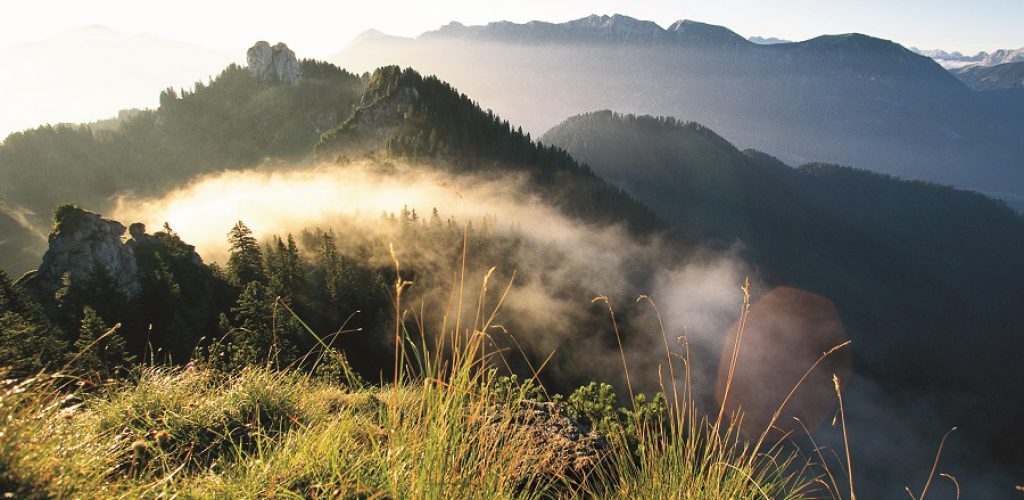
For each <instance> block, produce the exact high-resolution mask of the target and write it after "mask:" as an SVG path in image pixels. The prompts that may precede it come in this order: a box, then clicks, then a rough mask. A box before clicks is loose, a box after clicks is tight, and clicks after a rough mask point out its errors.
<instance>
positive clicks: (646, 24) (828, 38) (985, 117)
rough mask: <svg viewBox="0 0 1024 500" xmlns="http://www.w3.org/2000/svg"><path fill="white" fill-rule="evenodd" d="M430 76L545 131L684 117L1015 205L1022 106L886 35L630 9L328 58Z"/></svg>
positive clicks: (456, 33) (759, 144) (797, 153)
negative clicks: (612, 120)
mask: <svg viewBox="0 0 1024 500" xmlns="http://www.w3.org/2000/svg"><path fill="white" fill-rule="evenodd" d="M332 60H333V61H334V62H336V63H337V64H339V65H341V66H343V67H348V68H352V69H356V70H362V69H364V68H366V69H372V68H374V67H377V66H379V65H381V64H396V63H397V64H399V65H401V66H412V67H416V68H417V69H419V70H420V71H423V72H425V73H432V74H436V75H438V76H439V77H441V78H442V79H444V80H445V81H448V82H451V83H452V84H453V85H454V86H456V87H457V88H459V89H460V90H463V91H465V92H467V93H468V94H470V95H473V96H474V98H476V99H479V100H480V102H481V104H482V106H484V107H487V108H491V109H494V110H495V111H496V112H498V113H500V114H501V115H502V116H504V117H508V118H509V120H510V121H513V122H515V123H519V124H522V125H523V127H524V128H525V129H527V130H528V131H530V132H533V133H542V132H543V131H545V130H547V129H548V128H550V127H552V126H554V125H555V124H557V123H558V122H559V121H560V120H562V119H564V117H565V116H572V115H575V114H579V113H584V112H588V111H591V110H594V109H604V108H612V109H618V110H621V111H623V112H630V113H637V114H654V115H665V114H668V115H680V116H687V117H690V118H692V119H693V120H695V121H697V122H700V123H705V124H707V125H709V126H711V127H713V128H714V129H715V130H718V131H720V132H721V133H723V134H725V135H727V136H728V137H731V138H732V139H733V140H734V141H735V142H736V143H737V144H740V145H741V146H742V147H744V148H748V147H749V148H755V149H758V150H762V151H767V152H769V153H771V154H773V155H776V156H778V157H779V158H781V159H783V160H784V161H787V162H789V163H794V164H801V163H807V162H812V161H822V162H829V163H837V164H846V165H855V166H858V167H862V168H867V169H870V170H873V171H877V172H883V173H887V174H891V175H897V176H900V177H905V178H912V179H923V180H929V181H933V182H940V183H944V184H952V185H956V186H958V187H963V188H967V189H973V190H978V191H981V192H985V193H990V194H993V195H999V196H1001V197H1004V199H1007V200H1010V202H1011V203H1014V205H1015V206H1016V207H1018V208H1024V172H1022V171H1021V170H1020V168H1019V165H1020V164H1019V158H1020V157H1022V156H1024V139H1022V138H1024V118H1022V117H1021V114H1020V113H1015V112H1014V111H1013V106H1012V105H1011V103H1012V102H1015V101H1014V100H1013V99H1014V98H1013V97H1012V96H1011V97H1010V98H1009V99H1010V100H1009V101H1007V100H1004V99H1002V98H1000V97H998V96H993V95H980V93H978V92H974V91H972V90H971V89H970V88H968V87H967V86H966V85H964V83H963V82H961V81H960V80H958V79H957V78H956V77H955V76H953V75H952V74H950V73H949V72H948V71H946V70H945V69H944V68H942V67H941V66H940V65H939V64H937V63H936V62H935V61H934V60H932V59H930V58H928V57H925V56H922V55H919V54H916V53H914V52H913V51H911V50H909V49H907V48H905V47H903V46H901V45H899V44H897V43H894V42H892V41H889V40H882V39H879V38H875V37H871V36H867V35H863V34H859V33H849V34H840V35H823V36H819V37H815V38H812V39H810V40H806V41H801V42H792V43H778V44H771V45H761V44H755V43H753V42H750V41H748V40H746V39H744V38H743V37H741V36H740V35H738V34H736V33H735V32H733V31H732V30H729V29H728V28H725V27H721V26H713V25H709V24H704V23H698V22H694V21H679V22H676V23H673V24H672V25H671V26H669V27H668V28H662V27H660V26H659V25H657V24H656V23H653V22H650V21H642V20H638V19H633V18H630V17H627V16H622V15H614V16H589V17H585V18H582V19H577V20H574V21H569V22H565V23H548V22H541V21H533V22H529V23H522V24H517V23H511V22H504V21H502V22H495V23H490V24H486V25H481V26H465V25H462V24H458V23H453V24H449V25H447V26H444V27H442V28H441V29H438V30H435V31H431V32H427V33H424V34H423V35H421V36H420V37H418V38H401V37H390V36H386V35H382V34H380V33H367V34H364V35H363V36H360V37H359V38H357V39H356V40H354V41H353V42H352V44H350V45H349V46H348V47H347V48H346V49H345V50H343V51H342V52H340V53H339V54H337V55H336V56H335V57H334V58H333V59H332Z"/></svg>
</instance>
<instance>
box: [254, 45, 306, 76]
mask: <svg viewBox="0 0 1024 500" xmlns="http://www.w3.org/2000/svg"><path fill="white" fill-rule="evenodd" d="M246 63H247V64H248V67H249V73H252V75H253V76H255V77H256V78H257V79H259V80H260V81H261V82H283V83H286V84H288V85H296V84H298V83H299V79H301V78H302V69H301V68H299V60H298V59H296V58H295V52H294V51H293V50H292V49H289V48H288V46H287V45H285V44H283V43H278V44H277V45H274V46H273V47H271V46H270V44H269V43H267V42H264V41H262V40H261V41H259V42H256V45H253V46H252V47H250V48H249V50H248V52H246Z"/></svg>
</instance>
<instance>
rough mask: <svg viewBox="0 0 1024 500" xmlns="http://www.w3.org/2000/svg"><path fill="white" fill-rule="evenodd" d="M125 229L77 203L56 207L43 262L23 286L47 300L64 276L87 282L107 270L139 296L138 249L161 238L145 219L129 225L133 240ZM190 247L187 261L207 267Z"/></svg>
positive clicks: (127, 293)
mask: <svg viewBox="0 0 1024 500" xmlns="http://www.w3.org/2000/svg"><path fill="white" fill-rule="evenodd" d="M125 231H126V228H125V226H124V224H121V223H120V222H117V221H113V220H108V219H104V218H102V217H101V216H100V215H99V214H95V213H92V212H88V211H86V210H83V209H81V208H78V207H74V206H69V205H66V206H63V207H61V208H59V209H57V211H56V212H55V213H54V221H53V229H52V231H51V232H50V236H49V248H48V249H47V250H46V253H45V254H43V263H42V264H41V265H40V266H39V269H37V270H35V271H30V272H29V273H27V274H26V275H25V276H24V277H22V278H21V280H19V285H21V286H23V287H24V288H25V289H26V290H28V291H30V292H31V293H32V294H33V295H34V296H35V297H37V298H38V299H40V300H41V301H42V302H44V303H46V302H48V301H49V299H52V298H53V297H54V294H55V293H57V291H58V290H60V289H61V287H62V286H63V283H62V278H63V276H64V275H65V274H68V275H70V277H71V279H72V281H75V280H82V281H85V280H89V279H91V278H94V277H95V275H96V273H97V272H104V273H106V274H107V276H108V277H109V278H110V280H111V281H112V282H113V284H114V287H115V289H116V290H117V291H118V292H120V293H121V294H122V295H124V297H125V298H126V299H133V298H135V297H137V296H138V295H139V294H140V293H141V292H142V280H141V274H142V273H141V271H140V267H141V266H140V264H139V260H138V252H139V250H140V249H142V248H144V247H152V246H153V245H157V244H159V243H158V242H157V240H156V237H154V236H150V235H148V234H146V226H144V225H142V224H141V223H135V224H132V225H131V227H130V229H127V231H128V232H129V235H130V238H128V239H125V237H124V235H125ZM186 250H188V251H189V252H190V254H189V255H188V260H190V261H191V262H192V263H193V264H195V265H196V266H202V259H201V258H200V257H199V254H197V253H196V252H195V250H194V249H192V247H190V246H189V247H187V248H186ZM143 253H145V251H143Z"/></svg>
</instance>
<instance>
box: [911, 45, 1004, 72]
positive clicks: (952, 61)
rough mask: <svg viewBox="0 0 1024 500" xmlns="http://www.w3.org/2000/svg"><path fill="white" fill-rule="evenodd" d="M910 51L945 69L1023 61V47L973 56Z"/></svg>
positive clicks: (943, 52)
mask: <svg viewBox="0 0 1024 500" xmlns="http://www.w3.org/2000/svg"><path fill="white" fill-rule="evenodd" d="M910 50H913V51H914V52H917V53H918V54H921V55H923V56H927V57H930V58H932V59H935V62H937V63H939V64H941V65H942V66H943V67H945V68H949V69H957V68H961V67H964V66H975V65H976V66H996V65H999V64H1007V63H1014V62H1021V61H1024V47H1022V48H1019V49H999V50H996V51H993V52H991V53H989V52H978V53H977V54H974V55H964V54H962V53H960V52H956V51H953V52H947V51H945V50H922V49H918V48H915V47H912V48H911V49H910Z"/></svg>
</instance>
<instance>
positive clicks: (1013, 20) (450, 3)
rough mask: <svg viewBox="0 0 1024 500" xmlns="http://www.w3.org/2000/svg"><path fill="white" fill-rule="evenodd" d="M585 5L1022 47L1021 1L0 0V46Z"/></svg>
mask: <svg viewBox="0 0 1024 500" xmlns="http://www.w3.org/2000/svg"><path fill="white" fill-rule="evenodd" d="M594 13H597V14H614V13H621V14H626V15H629V16H632V17H637V18H640V19H648V20H652V21H656V22H657V23H659V24H661V25H662V26H668V25H669V24H670V23H671V22H673V21H675V20H678V19H692V20H696V21H704V22H709V23H714V24H721V25H725V26H728V27H730V28H732V29H733V30H735V31H737V32H739V33H740V34H741V35H744V36H751V35H761V36H776V37H780V38H788V39H794V40H803V39H807V38H810V37H813V36H816V35H819V34H825V33H847V32H854V31H856V32H861V33H867V34H870V35H874V36H878V37H882V38H887V39H891V40H895V41H897V42H899V43H902V44H904V45H907V46H917V47H920V48H942V49H947V50H961V51H965V52H974V51H978V50H993V49H998V48H1018V47H1022V46H1024V0H971V1H966V0H955V1H954V0H774V1H771V2H767V1H754V0H721V1H708V0H699V1H697V0H676V1H669V0H654V1H646V2H642V1H637V0H633V1H610V0H597V1H575V0H515V1H505V2H494V1H489V0H447V1H443V2H427V1H422V0H419V1H417V0H392V1H373V0H360V1H356V2H353V1H340V0H335V1H313V0H275V1H264V0H250V1H247V2H220V1H216V0H174V1H161V2H147V1H141V0H90V1H81V0H62V1H54V0H49V1H48V0H35V1H12V0H2V2H0V46H7V45H13V44H16V43H19V42H24V41H33V40H39V39H42V38H46V37H48V36H50V35H53V34H56V33H59V32H62V31H67V30H69V29H74V28H79V27H83V26H87V25H92V24H101V25H105V26H108V27H111V28H114V29H116V30H119V31H125V32H129V33H136V32H147V33H153V34H156V35H162V36H165V37H169V38H173V39H178V40H186V41H191V42H196V43H199V44H202V45H207V46H211V47H218V48H237V47H247V46H248V45H249V44H250V43H251V42H252V41H254V40H257V39H266V40H269V41H284V42H286V43H288V44H289V46H291V47H292V48H294V49H296V51H297V52H299V53H300V54H302V55H304V56H312V57H324V56H327V55H329V54H332V53H333V52H335V51H337V50H338V49H340V48H341V47H342V46H343V45H344V44H345V43H346V42H348V41H349V40H350V39H351V38H352V37H354V36H355V35H357V34H358V33H360V32H362V31H364V30H366V29H370V28H376V29H378V30H381V31H384V32H386V33H390V34H394V35H408V36H412V35H417V34H419V33H421V32H423V31H426V30H429V29H433V28H436V27H438V26H440V25H442V24H445V23H447V22H448V21H452V20H457V21H460V22H463V23H465V24H481V23H486V22H488V21H494V20H510V21H516V22H525V21H529V20H534V19H539V20H544V21H553V22H560V21H566V20H569V19H575V18H579V17H583V16H586V15H589V14H594Z"/></svg>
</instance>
